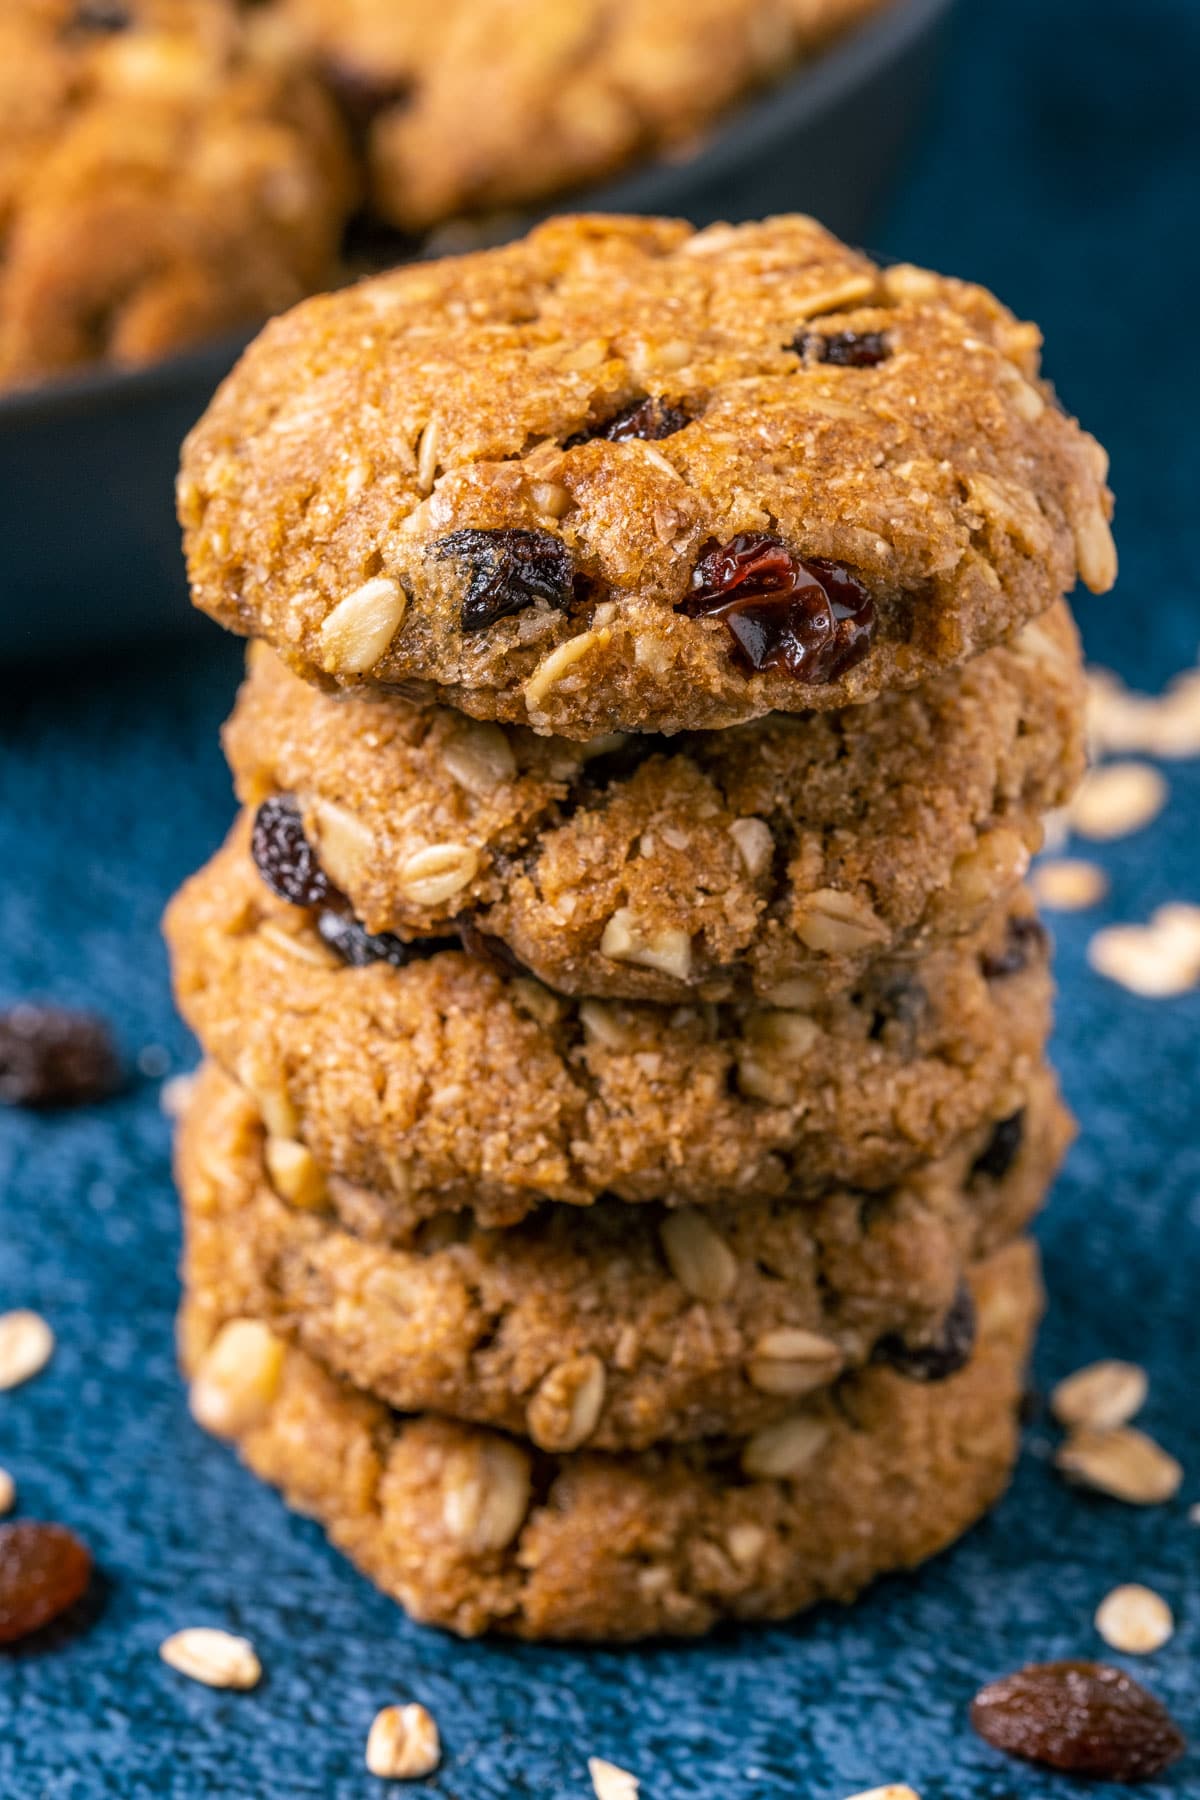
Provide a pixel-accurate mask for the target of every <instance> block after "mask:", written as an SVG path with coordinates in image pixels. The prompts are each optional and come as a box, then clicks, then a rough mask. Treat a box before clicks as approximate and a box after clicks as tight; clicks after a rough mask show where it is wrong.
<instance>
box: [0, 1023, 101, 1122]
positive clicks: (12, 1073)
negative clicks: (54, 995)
mask: <svg viewBox="0 0 1200 1800" xmlns="http://www.w3.org/2000/svg"><path fill="white" fill-rule="evenodd" d="M120 1081H121V1065H120V1060H119V1058H118V1056H117V1051H116V1046H115V1045H114V1043H113V1040H112V1034H111V1033H110V1031H109V1029H108V1026H107V1025H106V1024H105V1022H104V1020H103V1019H101V1018H98V1017H97V1016H96V1014H95V1013H86V1012H74V1011H72V1010H71V1009H70V1008H68V1007H65V1006H40V1005H34V1004H33V1003H32V1002H30V1001H21V1002H19V1003H18V1004H17V1005H16V1006H10V1007H9V1008H8V1009H7V1010H6V1011H4V1012H0V1102H2V1103H4V1104H5V1105H8V1106H47V1107H49V1106H86V1105H87V1104H88V1103H89V1102H90V1101H93V1100H104V1099H106V1098H107V1097H108V1095H109V1094H112V1093H115V1092H116V1090H117V1088H118V1087H119V1086H120Z"/></svg>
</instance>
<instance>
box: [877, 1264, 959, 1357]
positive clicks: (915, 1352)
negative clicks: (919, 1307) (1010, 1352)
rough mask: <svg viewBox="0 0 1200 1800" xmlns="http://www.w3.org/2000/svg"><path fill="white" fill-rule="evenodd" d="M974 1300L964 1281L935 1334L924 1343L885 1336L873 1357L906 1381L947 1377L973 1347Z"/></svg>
mask: <svg viewBox="0 0 1200 1800" xmlns="http://www.w3.org/2000/svg"><path fill="white" fill-rule="evenodd" d="M975 1329H976V1314H975V1300H974V1296H973V1295H972V1293H971V1290H970V1288H969V1287H968V1286H967V1284H966V1282H965V1281H964V1282H962V1283H961V1284H960V1285H959V1289H958V1292H957V1294H955V1296H954V1303H953V1305H952V1306H951V1308H950V1310H949V1312H948V1313H947V1314H946V1316H945V1318H944V1319H943V1320H942V1322H941V1324H940V1325H939V1326H938V1328H937V1331H936V1332H935V1334H934V1336H933V1337H932V1338H930V1339H928V1341H927V1342H925V1343H923V1344H906V1343H905V1342H904V1340H903V1338H898V1337H889V1338H885V1339H884V1340H883V1341H882V1343H880V1344H879V1345H878V1346H877V1348H876V1352H875V1354H876V1357H877V1358H878V1360H879V1361H881V1362H885V1363H887V1364H888V1366H889V1367H890V1368H893V1369H895V1371H896V1373H897V1375H903V1376H904V1377H905V1378H906V1379H907V1380H909V1381H948V1380H949V1378H950V1376H951V1375H957V1374H958V1371H959V1370H960V1369H964V1368H965V1367H966V1366H967V1364H968V1363H969V1362H970V1360H971V1352H972V1351H973V1350H974V1348H975Z"/></svg>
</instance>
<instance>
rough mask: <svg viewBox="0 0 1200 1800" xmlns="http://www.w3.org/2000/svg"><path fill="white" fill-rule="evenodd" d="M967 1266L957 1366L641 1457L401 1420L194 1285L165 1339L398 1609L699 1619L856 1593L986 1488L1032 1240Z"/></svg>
mask: <svg viewBox="0 0 1200 1800" xmlns="http://www.w3.org/2000/svg"><path fill="white" fill-rule="evenodd" d="M971 1286H972V1292H973V1296H974V1301H975V1305H976V1309H977V1313H978V1318H979V1326H980V1329H979V1338H978V1342H977V1346H976V1350H975V1354H974V1355H973V1357H972V1359H971V1361H970V1362H969V1363H968V1365H967V1366H966V1368H965V1369H963V1370H962V1371H961V1373H959V1374H958V1375H955V1376H953V1377H952V1378H951V1379H950V1380H948V1381H946V1382H942V1383H940V1384H934V1385H922V1384H919V1383H916V1382H912V1381H907V1380H904V1379H903V1378H902V1377H901V1376H899V1375H897V1374H896V1373H894V1372H893V1371H891V1370H888V1369H885V1368H882V1367H873V1368H870V1369H867V1370H865V1371H863V1372H862V1373H860V1374H855V1375H852V1376H849V1377H848V1378H847V1379H845V1380H844V1381H841V1382H839V1383H838V1384H837V1386H836V1387H835V1388H833V1389H831V1390H828V1391H826V1392H824V1393H822V1394H819V1395H816V1396H814V1397H813V1398H811V1399H810V1400H809V1401H808V1402H806V1403H804V1404H803V1405H802V1406H801V1407H799V1408H798V1409H797V1411H796V1412H795V1413H794V1414H793V1415H792V1416H791V1417H790V1418H789V1420H788V1421H787V1422H786V1424H785V1425H783V1426H774V1427H771V1428H770V1431H769V1434H766V1435H761V1436H756V1437H754V1438H750V1439H748V1440H740V1441H739V1440H723V1441H715V1442H709V1443H707V1444H703V1445H696V1446H693V1447H690V1448H685V1447H682V1446H679V1447H676V1448H673V1449H665V1450H656V1451H647V1452H645V1453H643V1454H642V1455H639V1456H603V1455H600V1454H596V1453H591V1452H587V1451H583V1452H578V1453H575V1454H574V1455H568V1456H564V1457H547V1456H543V1455H541V1454H540V1453H539V1454H533V1453H531V1451H530V1449H529V1448H528V1447H527V1446H526V1445H524V1444H522V1443H520V1442H519V1441H517V1440H514V1439H512V1438H509V1437H502V1436H500V1435H498V1434H496V1433H493V1432H489V1431H483V1430H480V1429H479V1428H477V1427H471V1426H464V1425H457V1424H453V1423H451V1422H450V1421H448V1420H443V1419H439V1418H436V1417H433V1416H421V1417H416V1418H407V1419H406V1418H404V1417H403V1416H401V1415H398V1414H396V1413H394V1412H391V1411H390V1410H389V1409H388V1408H387V1407H385V1406H383V1405H381V1404H380V1403H379V1402H378V1401H374V1400H370V1399H368V1398H366V1397H365V1396H364V1395H361V1394H359V1393H357V1392H355V1390H353V1389H352V1388H349V1387H347V1386H345V1385H344V1384H341V1383H338V1382H337V1381H335V1380H334V1379H333V1377H332V1376H330V1375H329V1374H328V1373H327V1372H326V1371H325V1370H324V1369H323V1368H322V1367H321V1365H320V1364H319V1363H317V1362H315V1361H313V1360H312V1359H311V1358H310V1357H308V1356H306V1355H305V1354H304V1353H303V1352H302V1351H299V1350H296V1349H294V1348H287V1347H285V1346H284V1345H283V1344H282V1342H281V1340H279V1339H277V1338H275V1337H274V1336H273V1334H272V1333H271V1332H270V1331H269V1330H268V1329H267V1328H266V1327H265V1326H262V1325H261V1324H258V1323H256V1322H253V1321H249V1320H240V1321H231V1320H229V1319H227V1318H226V1317H225V1316H224V1315H223V1313H222V1310H221V1306H220V1304H219V1303H216V1302H214V1300H213V1298H212V1297H211V1296H210V1295H208V1294H207V1293H206V1292H205V1291H204V1290H203V1289H193V1290H192V1291H191V1292H190V1293H189V1295H188V1297H187V1301H186V1304H185V1307H184V1311H183V1315H182V1319H181V1332H180V1341H181V1349H182V1356H183V1362H184V1366H185V1369H186V1370H187V1371H188V1372H189V1374H190V1375H191V1377H192V1383H193V1385H192V1404H193V1410H194V1411H195V1412H196V1414H197V1416H198V1417H199V1418H200V1419H201V1421H202V1422H203V1423H205V1424H206V1425H208V1426H209V1428H210V1429H215V1430H217V1431H219V1432H220V1434H221V1435H223V1436H225V1437H228V1438H230V1439H232V1440H233V1441H234V1442H236V1444H237V1447H238V1450H239V1452H240V1454H241V1456H242V1457H243V1459H244V1460H245V1462H246V1463H247V1464H248V1465H249V1467H250V1468H251V1469H253V1470H254V1471H255V1472H256V1473H257V1474H258V1475H260V1476H262V1477H263V1478H264V1479H265V1480H267V1481H269V1482H271V1483H273V1484H274V1485H275V1486H276V1487H279V1488H280V1489H281V1490H282V1491H283V1493H284V1494H285V1496H286V1498H287V1500H288V1502H289V1504H290V1505H291V1506H293V1507H295V1508H296V1509H297V1510H298V1511H300V1512H304V1513H307V1514H309V1515H311V1516H312V1517H313V1518H315V1519H317V1520H319V1521H320V1523H321V1524H322V1525H323V1526H324V1528H325V1530H326V1531H327V1533H328V1535H329V1538H330V1540H331V1542H332V1543H334V1544H335V1545H336V1546H337V1547H338V1549H340V1550H341V1551H343V1552H344V1553H345V1554H346V1555H347V1556H348V1557H350V1559H351V1560H352V1561H353V1562H354V1563H356V1564H357V1565H358V1567H359V1568H360V1569H362V1570H363V1572H364V1573H365V1574H367V1575H368V1576H370V1578H371V1579H372V1580H373V1581H374V1582H376V1583H377V1585H378V1586H380V1587H381V1588H383V1589H384V1590H385V1592H387V1593H389V1594H391V1595H393V1596H394V1597H395V1598H396V1599H397V1600H399V1601H400V1603H401V1604H402V1605H403V1606H404V1607H405V1608H406V1610H407V1611H408V1612H410V1613H411V1614H412V1616H413V1617H414V1618H416V1619H420V1620H423V1621H426V1622H428V1623H434V1624H438V1625H442V1626H445V1627H446V1628H447V1629H449V1630H451V1631H455V1632H458V1633H459V1634H460V1635H462V1636H465V1637H473V1636H477V1635H478V1634H479V1633H481V1632H485V1631H496V1632H502V1633H506V1634H508V1635H510V1636H515V1637H523V1638H533V1639H543V1638H546V1639H582V1640H601V1641H619V1640H625V1641H629V1640H632V1639H637V1638H642V1637H650V1636H656V1635H660V1634H666V1635H671V1636H678V1637H692V1636H696V1635H698V1634H699V1633H701V1632H704V1631H708V1630H710V1629H711V1628H712V1627H713V1626H714V1625H715V1624H717V1623H718V1622H719V1621H720V1620H722V1619H782V1618H786V1617H788V1616H789V1615H791V1614H793V1613H797V1612H800V1611H801V1610H803V1609H804V1608H805V1607H808V1606H812V1605H814V1604H816V1603H817V1602H818V1601H820V1600H838V1601H848V1600H851V1599H853V1598H854V1596H855V1595H856V1594H858V1593H859V1592H860V1591H861V1590H862V1589H863V1588H864V1587H865V1586H867V1584H868V1583H869V1582H870V1581H872V1580H873V1579H874V1578H875V1577H876V1576H878V1575H880V1574H883V1573H884V1572H885V1571H888V1570H895V1569H905V1568H911V1567H913V1566H915V1565H916V1564H917V1563H920V1562H923V1561H925V1560H926V1559H927V1558H928V1557H930V1556H933V1555H934V1554H936V1552H938V1551H939V1550H942V1549H944V1548H945V1547H946V1545H948V1544H950V1543H952V1542H953V1540H954V1539H955V1538H957V1537H959V1536H960V1535H961V1534H962V1532H964V1531H965V1530H966V1529H967V1528H968V1527H969V1526H970V1525H972V1524H973V1523H974V1522H975V1520H976V1519H978V1518H979V1517H980V1515H981V1514H982V1513H983V1512H984V1511H985V1510H986V1509H987V1508H988V1507H989V1506H990V1505H991V1504H992V1503H993V1502H994V1501H995V1500H996V1499H997V1498H998V1496H999V1495H1000V1493H1001V1492H1002V1491H1003V1489H1004V1487H1005V1485H1006V1483H1007V1481H1008V1477H1009V1472H1010V1470H1011V1467H1012V1464H1013V1461H1014V1459H1015V1455H1016V1450H1017V1435H1018V1433H1017V1409H1018V1406H1019V1403H1020V1399H1021V1391H1022V1385H1023V1374H1024V1366H1025V1362H1026V1358H1027V1356H1028V1353H1029V1348H1030V1343H1031V1339H1032V1335H1033V1330H1034V1327H1035V1324H1036V1319H1037V1315H1038V1312H1039V1310H1040V1304H1041V1293H1040V1283H1039V1278H1038V1270H1037V1254H1036V1251H1035V1250H1034V1248H1033V1246H1032V1244H1030V1243H1029V1242H1027V1241H1022V1242H1020V1243H1017V1244H1014V1245H1011V1246H1010V1247H1008V1248H1007V1249H1005V1250H1002V1251H1000V1252H999V1253H998V1254H997V1255H996V1256H995V1257H992V1258H990V1259H989V1260H988V1261H987V1262H985V1263H983V1264H981V1265H979V1266H978V1267H977V1269H976V1270H975V1271H974V1273H973V1276H972V1282H971ZM223 1326H224V1327H225V1328H226V1331H229V1330H230V1329H232V1330H233V1331H234V1332H236V1333H237V1337H236V1339H231V1338H229V1337H226V1338H225V1341H224V1342H223V1341H222V1337H223V1334H222V1327H223ZM235 1353H236V1354H235ZM234 1368H236V1371H237V1373H236V1376H233V1377H231V1370H232V1369H234Z"/></svg>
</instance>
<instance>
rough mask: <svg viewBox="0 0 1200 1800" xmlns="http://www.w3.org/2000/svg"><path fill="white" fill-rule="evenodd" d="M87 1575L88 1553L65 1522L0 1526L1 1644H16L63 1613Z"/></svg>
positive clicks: (81, 1589) (79, 1593)
mask: <svg viewBox="0 0 1200 1800" xmlns="http://www.w3.org/2000/svg"><path fill="white" fill-rule="evenodd" d="M91 1575H92V1557H91V1552H90V1551H89V1550H88V1549H87V1547H86V1545H84V1544H81V1543H80V1541H79V1539H78V1538H77V1537H76V1536H75V1533H74V1532H73V1531H68V1530H67V1528H66V1526H65V1525H43V1524H40V1523H39V1522H38V1521H37V1520H35V1519H21V1520H18V1521H17V1523H16V1524H15V1525H0V1644H15V1643H17V1642H18V1640H19V1639H21V1638H25V1637H29V1636H30V1635H31V1633H33V1632H35V1631H40V1630H41V1629H42V1627H43V1625H49V1624H50V1622H51V1620H53V1619H57V1618H58V1617H59V1616H60V1615H61V1614H62V1613H65V1612H66V1611H67V1608H68V1607H71V1606H74V1604H75V1602H76V1601H77V1600H80V1599H82V1597H83V1595H84V1593H85V1592H86V1591H87V1585H88V1582H89V1581H90V1580H91Z"/></svg>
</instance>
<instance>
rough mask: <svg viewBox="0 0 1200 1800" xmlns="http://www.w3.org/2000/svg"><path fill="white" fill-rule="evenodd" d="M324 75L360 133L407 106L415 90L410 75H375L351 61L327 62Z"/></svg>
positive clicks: (347, 115) (348, 117)
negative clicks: (378, 120)
mask: <svg viewBox="0 0 1200 1800" xmlns="http://www.w3.org/2000/svg"><path fill="white" fill-rule="evenodd" d="M323 74H324V77H325V81H326V84H327V86H328V87H329V88H330V90H331V91H332V93H333V96H334V98H335V99H336V100H337V102H338V104H339V105H340V107H341V109H342V111H343V113H344V114H345V116H346V120H347V122H348V123H349V124H350V125H351V126H352V127H353V128H355V129H356V130H359V131H362V130H365V129H366V127H367V126H368V125H371V124H373V123H374V121H375V120H376V119H377V118H378V117H379V115H380V113H382V112H389V111H390V110H391V109H392V108H393V107H398V106H402V105H404V104H405V103H406V102H407V101H409V100H410V99H411V98H412V95H413V91H414V89H413V83H412V82H411V81H410V80H409V79H408V78H407V77H406V76H394V77H392V78H390V79H389V78H387V77H385V76H381V75H372V74H370V73H369V72H368V71H367V70H366V69H363V68H360V67H358V66H356V65H354V64H351V63H347V62H337V61H331V62H327V63H326V64H325V65H324V69H323Z"/></svg>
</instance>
